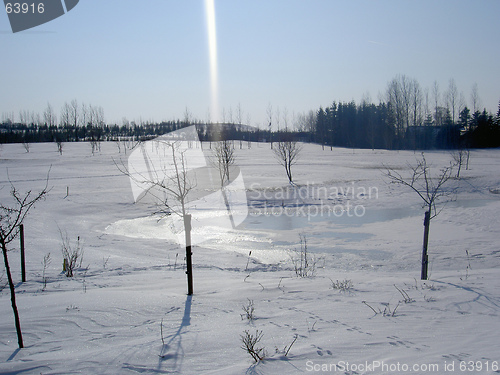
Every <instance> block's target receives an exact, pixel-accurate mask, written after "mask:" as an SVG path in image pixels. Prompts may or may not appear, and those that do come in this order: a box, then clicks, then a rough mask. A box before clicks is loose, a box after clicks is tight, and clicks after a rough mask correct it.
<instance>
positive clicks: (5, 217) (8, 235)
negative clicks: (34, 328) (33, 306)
mask: <svg viewBox="0 0 500 375" xmlns="http://www.w3.org/2000/svg"><path fill="white" fill-rule="evenodd" d="M46 194H47V186H46V187H45V188H44V189H43V190H42V191H41V192H39V193H37V194H32V192H31V191H28V192H27V193H25V194H22V193H20V192H19V191H18V190H17V189H16V188H15V187H14V185H12V184H11V194H10V195H11V198H12V199H11V203H10V204H9V205H4V204H0V245H1V247H2V253H3V260H4V264H5V270H6V272H7V279H8V282H9V288H10V300H11V305H12V310H13V312H14V320H15V325H16V332H17V342H18V344H19V348H23V347H24V344H23V336H22V332H21V323H20V319H19V312H18V310H17V304H16V291H15V286H14V281H13V279H12V274H11V272H10V265H9V258H8V254H7V252H8V246H9V244H10V243H11V242H12V241H14V240H15V239H16V237H17V235H18V234H19V227H20V225H21V224H22V223H23V221H24V219H25V218H26V215H28V212H29V211H30V210H31V209H32V208H33V206H34V205H35V203H36V202H38V201H40V200H41V199H43V198H44V197H45V195H46Z"/></svg>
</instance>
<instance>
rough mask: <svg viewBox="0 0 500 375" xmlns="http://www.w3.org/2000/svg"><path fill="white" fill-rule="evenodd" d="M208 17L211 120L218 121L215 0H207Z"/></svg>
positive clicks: (206, 10)
mask: <svg viewBox="0 0 500 375" xmlns="http://www.w3.org/2000/svg"><path fill="white" fill-rule="evenodd" d="M205 12H206V17H207V35H208V51H209V60H210V87H211V92H210V95H211V108H210V113H211V121H212V122H218V119H219V101H218V95H219V93H218V77H217V32H216V27H215V0H205Z"/></svg>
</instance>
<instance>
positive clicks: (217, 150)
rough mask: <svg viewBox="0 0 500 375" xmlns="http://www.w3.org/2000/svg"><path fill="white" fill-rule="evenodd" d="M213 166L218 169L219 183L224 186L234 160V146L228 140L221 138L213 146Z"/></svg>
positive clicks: (227, 181) (227, 180)
mask: <svg viewBox="0 0 500 375" xmlns="http://www.w3.org/2000/svg"><path fill="white" fill-rule="evenodd" d="M213 154H214V158H215V166H216V167H217V169H218V171H219V176H220V183H221V186H222V187H224V186H225V185H226V184H228V183H229V181H230V179H229V177H230V176H229V172H230V169H231V166H232V165H233V164H234V162H235V155H234V147H233V144H232V142H231V141H230V140H228V139H225V138H224V139H222V140H220V141H218V142H217V143H216V144H215V147H214V152H213Z"/></svg>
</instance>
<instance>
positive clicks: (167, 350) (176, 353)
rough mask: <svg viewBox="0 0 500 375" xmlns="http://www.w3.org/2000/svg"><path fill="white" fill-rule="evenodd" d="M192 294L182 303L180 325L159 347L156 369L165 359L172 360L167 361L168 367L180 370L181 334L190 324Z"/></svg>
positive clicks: (181, 357)
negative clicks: (182, 309)
mask: <svg viewBox="0 0 500 375" xmlns="http://www.w3.org/2000/svg"><path fill="white" fill-rule="evenodd" d="M192 297H193V296H187V298H186V302H185V304H184V315H183V317H182V321H181V325H180V326H179V329H178V330H177V331H176V332H175V333H174V334H173V335H172V337H170V339H169V340H168V342H165V344H164V345H163V347H162V349H161V353H160V355H159V357H160V359H159V361H158V370H160V369H161V367H162V365H163V363H164V362H165V361H167V360H172V362H169V363H168V364H169V367H172V370H173V371H176V372H180V371H181V370H182V362H183V358H184V348H183V347H182V334H183V333H184V332H185V330H184V329H185V328H186V327H188V326H190V325H191V302H192Z"/></svg>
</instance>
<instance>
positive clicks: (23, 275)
mask: <svg viewBox="0 0 500 375" xmlns="http://www.w3.org/2000/svg"><path fill="white" fill-rule="evenodd" d="M19 238H20V241H21V280H22V282H23V283H25V282H26V260H25V257H24V224H21V225H20V226H19Z"/></svg>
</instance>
